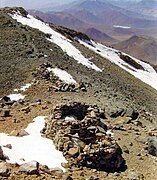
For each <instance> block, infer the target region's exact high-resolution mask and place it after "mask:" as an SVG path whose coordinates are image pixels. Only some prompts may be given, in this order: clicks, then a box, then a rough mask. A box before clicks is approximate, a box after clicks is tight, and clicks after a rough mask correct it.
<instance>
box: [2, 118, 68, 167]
mask: <svg viewBox="0 0 157 180" xmlns="http://www.w3.org/2000/svg"><path fill="white" fill-rule="evenodd" d="M44 126H45V117H44V116H38V117H36V118H35V119H34V120H33V123H31V124H29V125H28V127H27V128H26V129H25V131H26V132H28V133H29V135H28V136H24V137H15V136H9V135H7V134H4V133H0V146H2V149H3V152H4V154H5V155H6V156H8V157H9V160H7V162H9V163H12V164H14V163H18V164H20V165H21V164H23V163H26V162H30V161H32V160H35V161H37V162H39V163H40V164H42V165H47V166H48V167H49V168H55V167H59V168H61V169H63V170H64V168H63V167H62V166H61V163H63V162H66V160H65V158H64V157H63V155H62V152H60V151H58V150H56V149H55V146H54V144H53V141H52V140H50V139H47V138H44V137H42V136H41V133H40V131H41V130H42V129H43V128H44ZM7 144H11V145H12V149H9V148H6V147H4V146H6V145H7Z"/></svg>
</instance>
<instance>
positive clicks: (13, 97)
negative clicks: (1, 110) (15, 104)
mask: <svg viewBox="0 0 157 180" xmlns="http://www.w3.org/2000/svg"><path fill="white" fill-rule="evenodd" d="M8 97H9V98H10V100H11V101H18V100H20V99H24V98H25V96H24V95H22V94H20V93H19V94H10V95H9V96H8Z"/></svg>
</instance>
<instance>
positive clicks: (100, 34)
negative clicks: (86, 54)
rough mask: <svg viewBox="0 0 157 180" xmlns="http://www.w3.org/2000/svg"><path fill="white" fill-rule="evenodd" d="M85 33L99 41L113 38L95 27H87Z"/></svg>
mask: <svg viewBox="0 0 157 180" xmlns="http://www.w3.org/2000/svg"><path fill="white" fill-rule="evenodd" d="M85 33H86V34H87V35H88V36H89V37H91V38H93V39H94V40H97V41H101V42H103V41H104V42H106V43H107V42H110V43H111V42H114V41H115V39H113V38H112V37H110V36H108V35H107V34H105V33H103V32H101V31H99V30H98V29H96V28H88V29H87V30H86V31H85Z"/></svg>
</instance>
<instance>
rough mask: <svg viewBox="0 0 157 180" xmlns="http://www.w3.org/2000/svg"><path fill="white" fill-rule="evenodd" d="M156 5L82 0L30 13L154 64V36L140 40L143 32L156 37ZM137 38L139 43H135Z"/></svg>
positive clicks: (127, 1) (144, 1) (151, 2)
mask: <svg viewBox="0 0 157 180" xmlns="http://www.w3.org/2000/svg"><path fill="white" fill-rule="evenodd" d="M156 7H157V1H156V0H149V1H147V0H142V1H139V0H137V1H136V0H135V1H130V0H126V1H124V0H110V1H109V0H82V1H74V2H72V3H69V4H68V5H64V6H59V7H56V11H57V9H60V11H58V12H56V11H54V9H51V8H49V9H48V10H49V11H48V12H41V11H34V10H33V11H32V10H30V11H29V12H30V13H31V14H33V15H37V16H39V17H40V18H42V19H43V20H44V21H47V22H51V23H54V24H57V25H61V26H66V27H68V28H71V29H75V30H78V31H82V32H84V33H86V34H88V35H89V36H90V37H91V38H93V39H95V40H97V41H99V42H103V43H106V44H114V45H115V46H116V47H117V48H118V49H120V50H123V51H125V52H127V53H130V54H132V55H133V56H135V57H138V58H141V59H143V60H146V61H151V62H152V63H154V62H156V58H155V56H156V53H155V50H154V47H156V43H155V42H154V41H153V45H152V38H150V39H151V40H150V39H149V40H148V38H142V42H143V43H140V42H141V40H140V41H139V39H141V35H143V36H144V35H147V36H148V35H150V36H152V37H153V36H154V37H155V35H156V34H157V19H155V18H154V17H155V13H156V10H157V8H156ZM150 12H152V13H150ZM151 32H152V33H151ZM155 32H156V33H155ZM154 33H155V34H154ZM135 35H137V36H135ZM132 36H133V37H132ZM135 37H136V38H135ZM137 37H139V38H137ZM117 39H118V40H119V41H117ZM128 39H129V40H128ZM121 41H122V42H121ZM133 41H135V42H136V43H137V44H138V43H139V44H138V45H137V46H134V45H132V43H133ZM148 45H150V46H148ZM135 47H136V48H137V49H136V48H135ZM147 47H149V48H147ZM145 49H149V52H146V51H145ZM151 49H152V50H151ZM132 51H133V52H132ZM138 52H140V53H139V54H138Z"/></svg>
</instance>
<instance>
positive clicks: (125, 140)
mask: <svg viewBox="0 0 157 180" xmlns="http://www.w3.org/2000/svg"><path fill="white" fill-rule="evenodd" d="M0 22H1V23H0V26H1V38H0V43H1V44H2V48H1V49H0V51H1V52H0V66H1V69H0V70H1V73H0V83H1V89H0V97H2V96H3V97H2V99H0V104H1V106H2V108H1V112H0V113H1V114H0V138H2V141H1V142H0V145H1V146H2V147H0V153H1V154H0V155H1V156H0V159H1V158H4V159H2V163H3V161H4V160H5V157H6V156H4V157H3V153H6V155H7V156H8V158H7V160H6V161H7V163H5V162H4V163H5V167H6V166H8V167H9V169H10V171H7V172H6V173H7V176H8V177H7V178H10V179H12V178H14V179H22V178H23V177H24V178H25V179H37V180H38V179H41V178H42V179H52V178H55V179H64V178H65V177H66V178H68V179H69V178H70V179H71V178H73V179H78V180H81V179H82V177H83V178H84V179H87V178H89V176H90V177H91V176H92V177H91V178H93V177H95V176H96V177H98V178H99V179H103V178H104V176H105V178H107V179H114V178H115V173H113V172H115V171H117V167H118V169H119V170H120V171H118V176H117V172H116V179H119V180H120V179H126V177H127V178H129V177H132V174H133V173H135V174H136V175H138V177H143V176H144V177H145V179H146V180H148V179H152V178H154V175H156V172H157V171H156V165H155V164H154V157H153V156H151V155H150V154H149V153H147V151H145V150H146V146H145V144H146V142H147V140H145V139H147V137H148V134H151V133H156V131H153V130H151V132H150V129H153V128H154V126H155V124H156V114H157V112H156V108H154V107H156V106H157V90H156V89H157V87H156V84H155V82H156V78H157V73H156V72H155V70H154V69H153V68H152V67H151V66H150V65H149V64H147V63H144V62H142V61H140V60H138V59H136V58H133V57H131V56H130V55H127V54H125V53H123V52H120V51H118V50H115V49H113V48H109V47H107V46H104V45H102V44H100V43H96V42H94V41H92V40H91V39H90V38H89V37H88V36H87V35H86V34H83V33H80V32H77V31H74V30H71V29H68V28H65V27H61V26H57V25H54V24H47V23H45V22H43V21H42V20H40V19H37V18H35V17H33V16H31V15H29V14H28V13H27V12H26V11H25V10H24V9H23V8H5V9H1V10H0ZM26 83H27V84H26ZM24 84H26V85H24ZM15 88H16V89H15ZM11 93H12V94H11ZM9 94H10V95H9ZM4 95H5V96H4ZM34 117H36V118H34ZM32 119H33V123H32ZM26 127H27V128H26ZM112 128H113V130H112ZM13 130H14V131H13ZM21 130H22V131H21ZM112 131H113V132H114V134H113V132H112ZM93 133H94V134H93ZM19 136H20V137H19ZM21 136H22V137H21ZM102 137H103V138H104V139H103V141H102V142H100V143H99V140H102ZM141 138H142V139H141ZM143 138H144V139H143ZM73 139H74V141H73ZM52 140H53V141H52ZM62 140H63V142H64V143H62V142H61V141H62ZM64 140H65V141H64ZM78 140H80V141H78ZM82 142H83V143H82ZM97 142H98V143H97ZM141 142H142V143H141ZM143 142H144V144H143ZM8 143H9V144H8ZM66 143H69V145H68V144H66ZM102 143H104V144H103V146H99V145H101V144H102ZM78 144H79V145H78ZM63 145H64V146H63ZM95 145H97V146H95ZM69 146H70V147H69ZM55 147H56V149H57V152H58V153H57V152H56V149H55ZM126 147H127V148H128V149H127V150H126ZM63 148H64V149H63ZM97 148H98V149H97ZM59 150H60V151H62V152H63V153H61V152H59ZM76 150H78V151H79V150H80V151H81V152H82V153H83V154H82V155H83V157H86V155H87V154H88V153H87V152H88V150H94V153H96V154H97V153H98V158H96V161H97V162H98V163H97V166H98V167H97V166H95V164H96V163H95V159H94V161H93V159H92V158H93V153H92V152H91V151H90V153H89V154H91V153H92V155H91V156H89V157H88V156H87V157H88V158H87V160H88V161H86V158H85V160H84V158H83V159H82V158H81V157H79V156H78V155H80V152H78V151H77V152H76ZM97 150H98V151H97ZM100 150H101V151H100ZM102 150H103V152H107V155H106V154H104V155H103V156H102V157H101V156H100V153H103V152H102ZM3 151H4V152H3ZM38 151H39V152H38ZM122 152H124V154H123V156H124V159H123V157H122ZM128 152H129V153H128ZM137 152H141V153H142V154H141V155H140V158H139V155H137ZM55 153H56V156H55ZM143 153H144V154H143ZM74 154H75V155H74ZM145 154H147V155H145ZM63 155H64V156H63ZM119 155H120V156H119ZM49 156H50V158H49ZM78 157H79V158H78ZM94 157H95V156H94ZM104 157H105V160H104ZM110 157H111V158H110ZM117 157H119V158H117ZM141 157H142V159H141ZM106 158H107V160H106ZM108 158H109V159H108ZM57 159H58V161H57ZM65 159H66V160H67V161H68V164H62V166H61V162H65ZM89 159H90V160H91V159H92V161H91V162H92V163H90V164H88V162H89ZM32 160H36V161H39V163H40V164H39V163H37V162H34V161H33V162H32ZM82 160H83V161H82ZM100 160H103V161H101V163H102V162H103V163H105V164H106V165H107V166H108V167H107V168H106V165H105V166H100V164H101V163H100ZM28 161H31V162H28ZM52 161H53V162H52ZM78 161H79V163H80V164H79V166H78ZM82 162H83V163H82ZM84 162H85V163H84ZM86 162H87V163H86ZM108 162H109V163H108ZM117 162H118V163H117ZM141 162H143V163H141ZM144 162H145V163H144ZM2 163H1V165H4V163H3V164H2ZM9 163H10V164H9ZM14 163H16V164H14ZM28 163H30V164H29V165H33V167H35V171H34V170H33V172H32V171H31V173H33V175H32V174H30V171H29V169H27V170H28V171H27V170H26V171H27V172H28V173H26V174H25V170H24V172H23V170H21V169H22V167H23V166H24V167H25V165H28ZM18 164H19V165H18ZM21 164H22V166H20V165H21ZM125 164H126V165H127V166H125ZM45 165H46V166H45ZM56 165H57V166H58V165H59V167H60V168H63V170H66V171H65V172H62V171H61V170H60V169H57V170H56V169H50V168H51V167H55V166H56ZM89 165H90V166H89ZM122 165H123V166H122ZM38 166H39V167H38ZM63 166H64V167H63ZM67 166H68V167H67ZM31 167H32V166H31ZM148 167H149V168H148ZM93 168H94V170H93ZM134 168H136V171H135V172H132V170H133V169H134ZM100 170H101V171H100ZM21 171H22V172H21ZM58 171H59V172H58ZM106 171H107V173H106ZM8 172H9V174H8ZM152 172H153V174H152ZM34 173H35V174H34ZM4 175H5V174H4ZM0 176H1V174H0ZM2 179H3V177H2ZM5 179H6V178H5Z"/></svg>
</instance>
